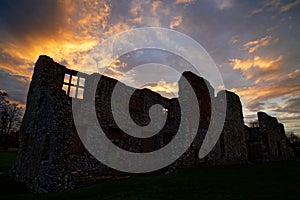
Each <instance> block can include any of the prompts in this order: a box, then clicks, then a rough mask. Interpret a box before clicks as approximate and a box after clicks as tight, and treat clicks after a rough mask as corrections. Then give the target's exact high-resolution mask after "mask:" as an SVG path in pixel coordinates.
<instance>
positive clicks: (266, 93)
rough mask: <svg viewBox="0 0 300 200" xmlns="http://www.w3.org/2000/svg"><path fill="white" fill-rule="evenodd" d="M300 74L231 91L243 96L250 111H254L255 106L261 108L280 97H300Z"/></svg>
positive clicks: (288, 75) (296, 71)
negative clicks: (263, 104)
mask: <svg viewBox="0 0 300 200" xmlns="http://www.w3.org/2000/svg"><path fill="white" fill-rule="evenodd" d="M299 80H300V73H299V72H298V70H295V71H294V72H292V73H289V74H287V75H285V76H283V77H282V78H280V79H278V81H275V82H272V83H269V84H266V85H264V84H260V85H259V84H255V85H252V86H248V87H242V88H232V89H231V91H233V92H235V93H237V94H238V95H239V96H241V97H242V98H243V99H244V100H245V101H246V102H247V104H249V105H250V109H252V110H253V109H254V107H255V106H251V105H255V104H256V105H259V106H261V104H260V103H261V102H263V101H267V100H270V99H274V98H278V97H281V98H282V97H284V96H287V97H295V96H299V95H300V84H299Z"/></svg>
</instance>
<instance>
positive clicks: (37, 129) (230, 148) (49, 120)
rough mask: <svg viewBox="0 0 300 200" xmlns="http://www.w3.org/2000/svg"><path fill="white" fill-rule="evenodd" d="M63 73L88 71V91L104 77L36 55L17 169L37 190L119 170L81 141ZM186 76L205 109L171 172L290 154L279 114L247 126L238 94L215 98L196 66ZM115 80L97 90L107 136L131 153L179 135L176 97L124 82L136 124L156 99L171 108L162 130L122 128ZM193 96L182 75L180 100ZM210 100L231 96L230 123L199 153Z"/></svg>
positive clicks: (79, 184) (142, 122)
mask: <svg viewBox="0 0 300 200" xmlns="http://www.w3.org/2000/svg"><path fill="white" fill-rule="evenodd" d="M65 74H69V75H73V76H84V77H85V85H84V92H83V96H87V94H89V93H90V89H89V88H90V87H92V85H94V84H95V83H94V81H95V80H96V79H97V76H99V75H98V74H92V75H84V74H80V73H79V72H77V71H74V70H70V69H67V68H66V67H64V66H62V65H59V64H58V63H55V62H54V61H53V60H52V59H51V58H49V57H47V56H40V57H39V59H38V61H37V63H36V65H35V69H34V74H33V77H32V81H31V84H30V88H29V92H28V96H27V105H26V112H25V116H24V118H23V122H22V126H21V130H20V149H19V153H18V157H17V160H16V163H15V165H14V167H13V169H12V172H13V173H14V176H15V179H16V180H17V181H19V182H22V183H24V184H26V185H27V186H28V187H29V188H31V189H33V190H34V191H37V192H47V191H60V190H67V189H74V188H78V187H83V186H85V185H88V184H91V183H94V182H95V181H97V180H98V179H99V178H101V177H102V176H104V175H109V174H113V175H116V174H118V173H119V172H117V171H115V170H113V169H110V168H108V167H106V166H104V165H103V164H102V163H100V162H99V161H97V160H96V159H95V158H94V157H93V156H92V155H90V154H89V152H87V151H86V149H85V148H84V146H83V145H82V142H81V140H80V139H79V136H78V134H77V131H76V128H75V126H74V122H73V118H72V98H71V97H69V96H70V94H71V93H70V92H71V90H69V89H66V91H64V90H63V89H62V88H63V85H64V77H65ZM183 77H184V78H185V79H186V80H187V81H188V82H189V83H190V84H191V86H192V87H193V90H194V91H195V93H196V96H197V101H198V102H196V103H197V104H198V106H199V108H200V110H201V113H200V116H201V117H200V121H199V122H193V118H192V117H191V118H189V120H190V122H191V123H198V124H199V129H198V132H197V136H196V138H195V140H194V142H193V144H192V145H191V146H190V148H189V149H188V150H187V151H186V153H184V155H182V156H181V157H180V158H179V159H178V160H177V161H175V162H174V163H173V164H171V165H170V166H168V167H166V168H165V169H164V170H163V171H165V172H171V171H174V170H177V169H178V168H182V167H189V166H194V165H197V164H201V163H209V164H227V163H245V162H248V161H251V162H257V161H269V160H287V159H291V158H293V152H292V150H291V148H290V145H289V143H288V141H287V140H286V137H285V134H284V128H283V125H282V124H278V122H277V120H276V119H275V118H272V117H270V116H268V115H266V114H265V113H259V114H258V119H259V128H248V127H246V126H245V125H244V121H243V113H242V105H241V102H240V99H239V97H238V96H237V95H236V94H234V93H232V92H228V91H221V92H223V93H224V92H225V94H226V97H227V102H221V100H222V99H221V98H220V94H218V95H217V97H214V89H213V88H212V87H211V86H210V84H209V83H208V82H207V81H206V80H204V79H203V78H200V77H198V76H196V75H195V74H193V73H191V72H185V73H183ZM78 83H79V82H77V84H78ZM116 83H117V80H115V79H111V78H108V77H105V76H101V79H100V81H99V82H98V85H97V91H96V94H95V100H96V101H95V102H96V104H95V107H96V112H97V117H98V121H99V123H100V124H101V127H102V128H103V129H104V131H105V133H106V135H107V137H108V138H109V139H110V140H111V141H112V142H113V143H115V144H116V145H118V146H120V147H121V148H123V149H126V150H128V151H132V152H150V151H153V150H156V149H159V148H161V147H163V146H164V145H166V144H168V143H169V142H170V141H171V140H172V138H173V137H174V135H175V134H176V132H177V130H178V126H179V124H180V121H181V120H186V118H181V115H180V110H181V109H180V106H179V102H178V99H177V98H174V99H167V98H164V97H162V96H160V95H159V94H157V93H155V92H153V91H150V90H148V89H142V90H139V89H135V88H131V87H128V86H126V85H124V84H121V87H122V88H123V90H124V91H125V92H131V91H134V94H133V96H132V98H131V100H130V105H129V107H130V114H131V117H132V119H133V120H134V121H135V122H136V123H137V124H139V125H146V124H147V123H149V120H150V119H149V115H148V111H149V108H150V107H151V106H152V105H153V104H156V103H159V104H161V105H163V106H164V107H165V108H167V109H168V111H167V112H166V113H162V114H166V115H167V122H166V124H165V126H164V127H163V129H162V130H161V131H160V132H159V133H158V134H157V135H155V136H153V137H150V138H147V139H137V138H134V137H131V136H129V135H127V134H125V133H124V132H123V131H122V130H121V129H119V127H118V126H117V125H116V123H115V121H114V119H113V117H112V113H111V111H110V100H111V99H110V98H111V92H112V90H113V88H114V86H115V84H116ZM69 84H71V82H69ZM71 86H74V85H71ZM76 94H77V90H76ZM189 95H190V94H188V93H187V92H186V90H185V85H184V81H183V79H182V78H181V79H180V81H179V98H181V99H182V101H183V102H184V103H183V104H184V105H183V106H186V107H187V108H188V109H191V110H193V105H194V104H193V103H192V104H190V102H189ZM75 96H76V95H75ZM120 98H121V97H120ZM212 99H213V102H218V101H219V103H227V116H226V120H225V126H224V128H223V131H222V134H221V137H220V138H219V141H218V142H217V144H216V145H215V147H214V149H213V151H211V153H209V155H208V156H207V157H206V158H204V159H202V160H199V159H198V153H199V149H200V147H201V144H202V142H203V139H204V137H205V136H206V132H207V128H208V126H209V124H210V118H211V109H212V107H211V103H212V101H211V100H212ZM73 101H74V99H73ZM80 106H81V107H80V109H81V110H85V102H84V101H82V102H81V104H80ZM85 112H88V111H85ZM120 114H122V113H120ZM82 120H85V123H86V126H87V127H88V126H89V120H86V119H82ZM86 130H87V133H86V137H87V138H86V139H92V138H89V135H88V129H86ZM186 130H189V127H186ZM266 138H267V139H266Z"/></svg>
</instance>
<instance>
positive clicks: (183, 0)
mask: <svg viewBox="0 0 300 200" xmlns="http://www.w3.org/2000/svg"><path fill="white" fill-rule="evenodd" d="M193 3H195V0H175V4H187V5H189V4H193Z"/></svg>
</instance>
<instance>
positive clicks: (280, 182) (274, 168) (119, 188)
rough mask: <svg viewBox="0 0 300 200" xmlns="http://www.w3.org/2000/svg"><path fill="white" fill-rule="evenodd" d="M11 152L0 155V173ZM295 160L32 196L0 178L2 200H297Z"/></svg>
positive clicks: (299, 174) (299, 168)
mask: <svg viewBox="0 0 300 200" xmlns="http://www.w3.org/2000/svg"><path fill="white" fill-rule="evenodd" d="M15 157H16V153H3V152H1V153H0V170H1V173H2V172H3V171H4V170H6V169H9V168H10V166H11V165H12V163H13V162H14V160H15ZM299 187H300V161H290V162H278V163H268V164H257V165H234V166H214V167H197V168H194V169H188V170H181V171H179V172H178V173H174V174H169V175H151V176H150V175H140V176H136V177H132V178H130V179H125V180H108V181H102V182H99V183H98V184H96V185H93V186H90V187H86V188H83V189H78V190H74V191H66V192H58V193H48V194H34V193H31V192H30V191H28V190H26V188H25V187H23V186H22V185H20V184H17V183H14V182H13V181H10V180H8V179H7V178H5V177H3V175H2V176H1V179H0V193H1V196H0V198H1V199H257V198H259V199H271V198H272V199H299V196H300V189H299Z"/></svg>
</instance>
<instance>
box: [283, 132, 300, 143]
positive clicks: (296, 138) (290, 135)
mask: <svg viewBox="0 0 300 200" xmlns="http://www.w3.org/2000/svg"><path fill="white" fill-rule="evenodd" d="M286 135H287V138H288V139H289V140H290V142H291V143H294V142H300V136H299V135H296V134H295V133H294V132H293V131H292V132H289V133H287V134H286Z"/></svg>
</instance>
